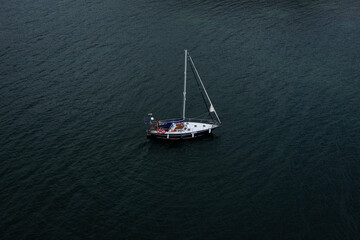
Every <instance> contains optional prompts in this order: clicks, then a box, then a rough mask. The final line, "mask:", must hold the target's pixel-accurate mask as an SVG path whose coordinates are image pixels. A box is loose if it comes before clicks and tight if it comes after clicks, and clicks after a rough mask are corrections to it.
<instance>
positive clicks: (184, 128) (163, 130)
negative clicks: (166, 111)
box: [144, 49, 221, 140]
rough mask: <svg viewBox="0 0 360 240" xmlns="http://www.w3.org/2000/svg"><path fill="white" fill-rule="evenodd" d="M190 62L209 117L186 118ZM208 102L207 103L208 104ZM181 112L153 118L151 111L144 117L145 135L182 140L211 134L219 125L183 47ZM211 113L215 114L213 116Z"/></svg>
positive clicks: (195, 70) (218, 119)
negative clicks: (180, 115)
mask: <svg viewBox="0 0 360 240" xmlns="http://www.w3.org/2000/svg"><path fill="white" fill-rule="evenodd" d="M188 63H190V67H191V70H192V72H193V73H194V75H195V79H196V80H197V81H198V82H197V83H198V84H199V83H200V84H199V86H200V85H201V87H202V89H203V92H204V93H205V95H206V98H207V101H206V100H205V97H204V96H203V93H202V92H201V95H202V97H203V99H204V102H205V104H206V107H207V110H208V113H209V116H210V118H211V119H192V118H186V116H185V113H186V81H187V65H188ZM208 104H209V105H208ZM182 112H183V114H182V118H177V119H167V120H155V118H154V117H153V115H152V113H149V114H148V117H147V118H145V120H144V122H145V124H149V129H148V130H147V131H146V133H147V136H148V137H151V138H158V139H167V140H182V139H194V138H199V137H203V136H206V135H209V134H212V133H213V131H214V129H216V128H218V127H220V126H221V121H220V118H219V116H218V114H217V112H216V110H215V108H214V105H213V104H212V102H211V100H210V97H209V94H208V93H207V91H206V89H205V86H204V84H203V81H202V80H201V78H200V75H199V73H198V71H197V69H196V67H195V64H194V61H193V60H192V58H191V56H190V54H189V52H188V51H187V50H186V49H185V69H184V92H183V111H182ZM213 115H215V116H214V117H216V118H214V117H213Z"/></svg>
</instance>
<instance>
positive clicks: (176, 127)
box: [150, 122, 218, 135]
mask: <svg viewBox="0 0 360 240" xmlns="http://www.w3.org/2000/svg"><path fill="white" fill-rule="evenodd" d="M216 127H218V125H214V124H209V123H200V122H183V123H176V124H175V123H173V124H172V125H171V126H170V127H169V128H168V129H163V128H156V129H151V130H150V132H151V133H152V134H166V135H178V134H186V133H196V132H202V131H207V130H208V131H209V133H210V132H211V129H214V128H216Z"/></svg>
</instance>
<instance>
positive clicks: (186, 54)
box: [183, 49, 188, 120]
mask: <svg viewBox="0 0 360 240" xmlns="http://www.w3.org/2000/svg"><path fill="white" fill-rule="evenodd" d="M187 56H188V53H187V49H185V69H184V92H183V94H184V104H183V119H184V120H185V102H186V71H187Z"/></svg>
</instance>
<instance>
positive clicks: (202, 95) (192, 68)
mask: <svg viewBox="0 0 360 240" xmlns="http://www.w3.org/2000/svg"><path fill="white" fill-rule="evenodd" d="M190 67H191V71H192V73H193V74H194V77H195V80H196V84H197V86H198V88H199V91H200V93H201V97H202V99H203V100H204V104H205V107H206V109H207V110H208V113H209V116H210V117H211V119H212V120H214V119H213V117H212V116H211V113H210V110H209V109H210V108H209V107H208V105H207V103H206V100H205V97H204V94H203V91H202V90H201V87H200V84H199V80H198V79H197V76H196V74H195V70H194V67H193V65H192V64H190Z"/></svg>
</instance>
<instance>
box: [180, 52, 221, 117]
mask: <svg viewBox="0 0 360 240" xmlns="http://www.w3.org/2000/svg"><path fill="white" fill-rule="evenodd" d="M189 59H190V62H191V65H192V66H193V67H194V70H195V73H196V76H197V77H198V79H199V81H200V83H201V86H202V87H203V89H204V92H205V94H206V97H207V98H208V100H209V102H210V109H209V112H214V113H215V115H216V118H217V119H218V120H219V123H220V124H221V121H220V118H219V116H218V115H217V113H216V111H215V108H214V105H213V104H212V102H211V100H210V97H209V94H208V93H207V91H206V89H205V86H204V84H203V82H202V81H201V78H200V75H199V73H198V71H197V69H196V67H195V64H194V62H193V60H192V58H191V56H190V54H189ZM184 107H185V105H184Z"/></svg>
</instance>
